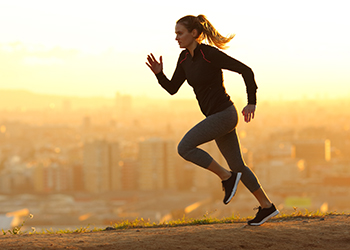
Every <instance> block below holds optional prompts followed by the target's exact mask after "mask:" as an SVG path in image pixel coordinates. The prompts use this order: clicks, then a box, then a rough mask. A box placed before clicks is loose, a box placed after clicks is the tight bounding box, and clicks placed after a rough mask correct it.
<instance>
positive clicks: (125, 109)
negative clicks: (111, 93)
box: [115, 92, 132, 117]
mask: <svg viewBox="0 0 350 250" xmlns="http://www.w3.org/2000/svg"><path fill="white" fill-rule="evenodd" d="M115 105H116V112H117V116H118V117H124V116H125V115H126V114H128V113H130V112H131V109H132V97H131V96H130V95H122V94H120V93H119V92H117V93H116V95H115Z"/></svg>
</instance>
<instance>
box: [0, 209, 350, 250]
mask: <svg viewBox="0 0 350 250" xmlns="http://www.w3.org/2000/svg"><path fill="white" fill-rule="evenodd" d="M0 249H1V250H5V249H16V250H17V249H27V250H29V249H167V250H168V249H201V250H203V249H225V250H228V249H259V250H260V249H270V250H274V249H279V250H280V249H306V250H308V249H332V250H335V249H342V250H344V249H350V216H349V215H338V216H327V217H325V218H322V219H320V218H317V219H294V220H292V221H284V222H281V221H269V222H267V223H265V224H264V225H262V226H259V227H252V226H247V225H246V224H245V223H234V224H214V225H198V226H183V227H173V228H148V229H147V228H142V229H127V230H113V231H102V232H91V233H80V234H75V233H74V234H32V235H30V234H23V235H1V236H0Z"/></svg>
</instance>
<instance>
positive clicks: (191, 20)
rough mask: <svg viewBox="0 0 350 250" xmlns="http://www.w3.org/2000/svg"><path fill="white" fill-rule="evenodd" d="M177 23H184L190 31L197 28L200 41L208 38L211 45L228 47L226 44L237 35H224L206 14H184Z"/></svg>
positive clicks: (221, 47) (222, 47)
mask: <svg viewBox="0 0 350 250" xmlns="http://www.w3.org/2000/svg"><path fill="white" fill-rule="evenodd" d="M176 23H181V24H182V25H184V26H185V27H186V29H187V30H188V31H189V32H192V31H193V30H194V29H196V30H197V31H198V37H197V41H198V42H202V41H203V40H206V41H207V42H208V43H209V44H210V45H215V46H216V47H218V48H219V49H226V48H227V47H228V46H226V44H227V43H228V42H229V41H231V40H232V38H234V36H235V35H229V36H227V37H225V36H222V35H221V34H220V33H219V32H218V31H217V30H216V29H215V28H214V26H213V25H212V24H211V23H210V22H209V21H208V19H207V18H206V17H205V16H204V15H199V16H197V17H195V16H191V15H189V16H184V17H182V18H180V19H179V20H178V21H177V22H176Z"/></svg>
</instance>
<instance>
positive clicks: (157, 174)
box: [138, 138, 179, 190]
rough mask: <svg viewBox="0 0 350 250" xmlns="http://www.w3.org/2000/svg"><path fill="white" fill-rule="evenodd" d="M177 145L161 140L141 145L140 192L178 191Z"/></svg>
mask: <svg viewBox="0 0 350 250" xmlns="http://www.w3.org/2000/svg"><path fill="white" fill-rule="evenodd" d="M176 152H177V151H176V144H175V142H173V141H166V140H163V139H160V138H151V139H148V140H145V141H141V142H140V143H139V183H138V184H139V188H140V190H159V189H176V187H177V182H176V179H177V178H176V168H177V166H178V164H177V163H178V160H179V157H178V156H177V153H176Z"/></svg>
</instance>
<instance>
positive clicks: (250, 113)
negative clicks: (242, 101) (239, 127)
mask: <svg viewBox="0 0 350 250" xmlns="http://www.w3.org/2000/svg"><path fill="white" fill-rule="evenodd" d="M255 109H256V106H255V105H254V104H248V105H247V106H245V107H244V108H243V110H242V114H243V116H244V121H245V122H250V121H251V119H254V114H255Z"/></svg>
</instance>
